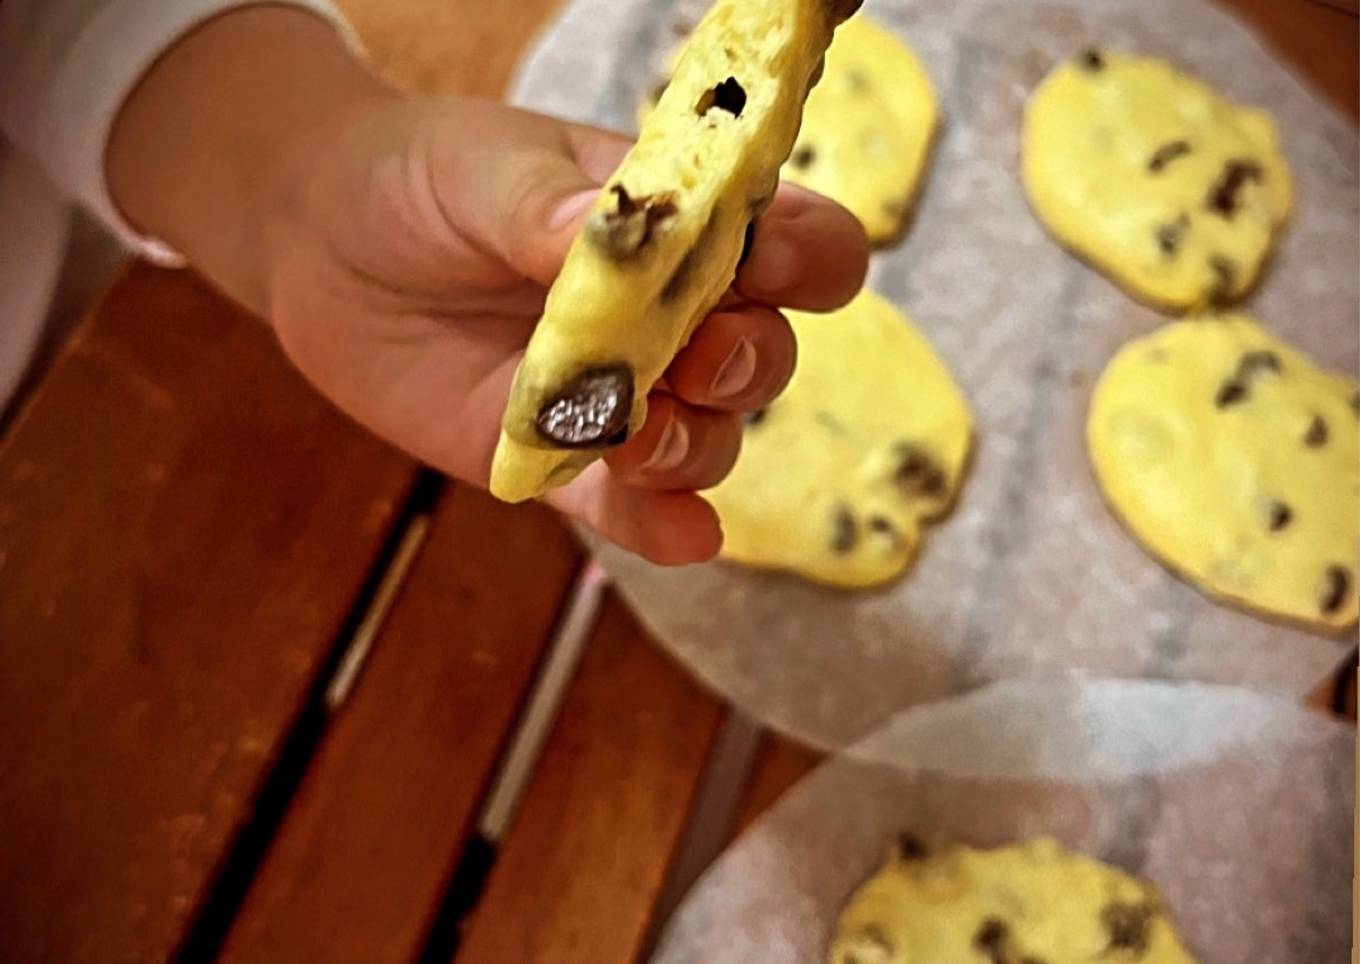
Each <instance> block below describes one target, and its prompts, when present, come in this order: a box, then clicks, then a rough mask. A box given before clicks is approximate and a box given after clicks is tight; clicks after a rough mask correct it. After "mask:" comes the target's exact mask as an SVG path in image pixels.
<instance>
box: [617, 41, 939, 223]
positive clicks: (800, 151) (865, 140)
mask: <svg viewBox="0 0 1360 964" xmlns="http://www.w3.org/2000/svg"><path fill="white" fill-rule="evenodd" d="M655 98H656V94H655V93H654V94H653V96H652V98H651V99H650V100H649V101H648V102H647V103H645V104H644V105H643V107H642V110H641V116H642V118H643V119H644V121H645V119H646V117H647V115H648V114H649V113H650V112H651V110H652V108H653V106H654V105H655V103H656V99H655ZM938 121H939V111H938V108H937V106H936V101H935V89H934V87H932V86H931V83H930V77H929V76H927V75H926V72H925V68H923V67H922V66H921V62H920V61H919V60H917V59H916V55H915V54H914V53H912V51H911V49H910V48H909V47H907V46H906V44H904V43H903V42H902V41H901V40H898V39H897V38H896V37H895V36H893V35H892V34H891V33H889V32H888V31H887V30H885V29H883V28H882V27H880V26H879V25H878V24H876V23H874V22H873V21H872V20H870V19H869V18H868V17H866V16H864V15H863V14H861V15H860V16H858V17H855V18H854V19H853V20H850V21H848V22H847V23H846V24H845V25H844V26H843V27H841V28H840V29H839V30H837V31H836V38H835V39H834V40H833V41H832V42H831V47H830V48H829V49H828V50H827V52H826V71H825V73H823V75H822V79H821V81H820V82H819V83H818V84H817V87H816V89H815V90H813V92H812V95H811V96H810V97H808V101H807V106H806V107H805V108H804V110H803V127H802V130H801V131H800V132H799V134H798V141H797V143H796V144H795V145H794V148H793V153H792V154H791V155H790V156H789V159H788V161H787V162H786V163H785V164H784V167H783V169H782V170H781V171H780V176H781V177H782V178H783V179H784V180H786V181H792V182H794V183H795V184H801V185H803V186H804V187H807V188H809V189H811V190H813V191H816V192H817V193H819V194H823V195H825V196H826V197H829V198H831V199H832V200H834V201H836V202H837V203H839V204H841V205H843V206H844V207H845V208H847V209H848V210H849V211H850V212H851V213H852V214H854V215H855V216H856V217H857V218H859V220H860V223H861V224H863V225H864V230H865V232H866V233H867V234H868V235H869V240H870V241H872V242H873V243H875V244H884V243H886V242H889V241H892V240H893V239H894V238H896V237H897V236H898V235H899V234H900V233H901V232H902V227H903V224H904V223H905V221H906V217H907V215H908V213H909V212H910V211H911V207H912V203H913V202H914V201H915V199H916V194H917V191H918V189H919V187H920V184H921V181H922V179H923V177H924V176H925V170H926V160H927V158H928V157H929V155H930V148H931V144H932V143H933V141H934V138H935V129H936V126H937V124H938Z"/></svg>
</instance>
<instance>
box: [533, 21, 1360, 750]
mask: <svg viewBox="0 0 1360 964" xmlns="http://www.w3.org/2000/svg"><path fill="white" fill-rule="evenodd" d="M691 7H692V4H691V3H690V0H577V2H575V3H573V4H571V5H570V6H569V7H568V9H567V11H566V13H565V15H564V16H563V18H562V19H561V20H560V22H559V23H558V24H557V25H556V26H555V27H553V28H552V29H551V30H549V32H548V33H547V34H546V35H545V36H544V37H543V38H542V39H541V42H540V44H539V46H538V48H537V49H536V51H535V52H534V53H533V54H532V55H531V56H530V57H529V59H528V61H527V62H526V64H525V65H524V67H523V69H522V74H521V76H520V78H519V81H518V83H517V85H516V88H515V99H516V100H517V101H518V102H519V103H521V104H525V105H528V106H531V107H534V108H537V109H539V110H544V111H548V112H550V113H556V114H559V115H563V116H567V117H571V118H574V119H583V120H588V121H593V122H596V123H600V124H604V125H607V126H612V127H616V128H619V129H622V130H629V131H631V130H633V128H634V122H633V116H634V110H635V106H636V104H637V102H638V99H639V98H640V97H641V96H642V95H643V93H644V92H645V91H646V90H648V89H649V88H650V87H651V85H653V84H654V83H655V81H656V80H657V78H658V67H657V65H658V64H660V63H662V62H663V61H664V52H665V51H667V50H668V49H669V48H670V47H671V46H672V45H673V44H674V42H675V36H674V33H675V31H674V29H673V24H674V22H675V21H677V20H681V21H683V20H686V19H688V18H689V16H690V12H689V9H688V8H691ZM682 8H685V9H682ZM865 11H866V12H867V13H868V14H869V15H871V16H873V17H875V18H877V19H878V20H879V21H880V22H882V23H884V24H886V25H888V26H889V27H891V28H892V29H894V30H896V31H898V32H899V33H900V34H901V35H902V36H904V37H906V38H908V39H909V41H910V43H911V44H912V46H913V47H914V48H915V50H916V51H917V52H918V54H919V55H920V56H921V58H922V60H923V61H924V63H925V64H926V67H927V69H928V70H929V72H930V75H931V77H932V78H933V80H934V82H935V84H936V86H937V88H938V91H939V95H940V99H941V103H942V109H943V115H944V116H943V130H942V134H941V137H940V140H939V142H938V145H937V149H936V152H935V156H934V161H933V164H932V168H931V173H930V175H929V180H928V182H927V183H926V185H925V189H924V191H923V193H922V198H921V202H920V205H919V208H918V210H917V212H916V217H915V223H914V226H913V227H912V229H911V231H910V233H909V234H908V236H907V239H906V241H905V243H903V244H901V245H899V246H898V247H896V248H893V249H891V250H888V251H884V252H882V253H880V254H878V255H877V256H876V259H875V263H874V265H873V269H872V273H871V284H872V285H873V287H875V288H876V289H877V290H879V291H880V292H882V293H883V294H885V295H887V296H888V297H889V298H891V299H892V300H893V301H895V302H896V303H897V304H898V305H899V306H901V307H902V308H904V309H905V310H907V311H908V313H909V314H910V315H911V316H912V317H913V318H914V319H915V321H916V322H917V324H918V325H920V327H921V328H922V329H924V331H925V332H926V333H927V335H928V336H929V337H930V338H931V340H932V342H933V343H934V345H935V347H936V349H937V350H938V351H939V352H940V354H941V355H942V356H943V357H944V359H945V360H946V361H947V362H948V364H949V366H950V368H951V369H952V370H953V371H954V373H955V374H956V375H957V377H958V378H959V380H960V382H961V383H962V385H963V386H964V390H965V392H966V393H967V395H968V397H969V399H970V402H971V404H972V406H973V409H974V412H975V415H976V419H977V427H978V431H977V449H976V456H975V458H974V461H973V465H972V470H971V473H970V475H969V477H968V478H967V479H965V481H964V484H963V490H962V494H961V497H960V500H959V505H958V508H957V509H956V511H955V512H954V514H953V515H952V516H951V517H950V518H948V519H947V520H945V521H944V523H943V524H941V525H939V526H937V527H935V529H934V530H933V531H931V532H930V533H929V535H928V537H927V541H926V544H925V547H924V551H923V553H922V555H921V558H920V559H919V560H918V561H917V563H916V565H915V566H914V568H913V570H912V571H911V572H910V573H909V575H908V576H907V578H905V579H904V580H902V581H901V582H900V583H898V584H897V585H895V586H893V587H892V588H890V589H889V590H886V591H882V592H877V593H872V594H850V593H845V592H840V591H834V590H826V589H821V588H818V587H816V586H812V585H809V584H807V583H804V582H802V581H800V580H799V579H797V578H795V577H792V576H786V575H779V574H769V573H760V572H754V571H749V570H744V569H741V568H738V567H735V566H732V565H729V564H725V563H714V564H709V565H705V566H699V567H691V568H688V569H685V570H667V569H659V568H655V567H652V566H650V565H648V564H647V563H645V562H642V561H641V560H639V559H637V558H635V557H632V556H630V555H628V554H626V553H624V552H622V551H620V550H617V549H614V548H612V547H608V546H602V547H600V550H599V557H600V558H601V560H602V561H603V562H604V564H605V566H606V567H607V568H608V569H609V570H610V572H611V573H612V574H613V576H614V578H615V580H616V582H617V585H618V587H619V589H620V590H621V591H622V593H623V595H624V596H625V597H626V599H627V600H628V601H629V603H631V605H632V606H633V608H634V609H635V610H636V611H637V613H638V614H639V616H640V617H641V618H642V620H643V622H644V623H645V624H646V625H647V627H648V628H649V629H650V630H651V631H652V632H653V633H654V634H655V635H656V636H657V637H658V638H659V639H660V640H661V641H662V643H663V644H664V645H666V646H667V647H668V648H669V649H670V650H671V652H672V653H674V655H675V656H676V657H677V658H678V659H679V660H680V661H681V662H682V663H684V664H685V665H686V666H688V667H689V668H690V669H691V670H692V671H693V672H694V673H696V674H697V675H698V676H699V677H700V678H701V679H702V680H704V681H705V682H706V683H707V684H708V685H710V686H711V687H713V688H715V689H716V690H718V691H719V692H720V693H721V694H723V695H724V696H726V697H728V698H729V699H731V700H733V701H734V702H736V703H737V704H738V705H740V706H742V707H744V708H746V709H747V710H748V711H749V712H751V713H753V714H754V715H756V716H758V717H759V718H761V719H762V720H764V721H765V722H767V723H770V724H772V725H774V726H776V727H778V728H781V729H784V730H785V731H788V732H790V733H792V734H793V735H795V736H797V737H799V738H801V739H803V740H806V741H809V742H813V743H816V744H820V745H822V746H827V747H837V746H843V745H845V744H846V743H847V742H848V741H850V740H853V739H854V738H855V737H857V736H858V735H861V734H863V733H865V732H868V731H869V730H870V729H871V728H872V727H873V726H874V725H876V724H880V723H882V722H883V721H884V720H885V719H887V718H888V717H889V716H890V715H891V714H892V713H894V712H896V711H897V710H900V709H902V708H904V707H907V706H910V705H913V704H915V703H918V702H921V701H923V700H928V699H932V698H936V697H939V696H941V695H943V694H948V693H953V692H959V691H963V690H966V689H968V688H970V687H972V686H976V685H977V684H979V683H981V682H984V681H986V680H991V679H997V678H1003V677H1010V676H1017V675H1025V674H1033V673H1036V672H1044V671H1052V670H1055V669H1074V668H1075V669H1082V670H1086V671H1091V672H1092V673H1093V674H1098V675H1106V676H1119V677H1147V678H1169V679H1197V680H1206V681H1213V682H1224V683H1234V684H1240V685H1245V686H1250V687H1254V688H1260V689H1265V690H1273V691H1276V692H1280V693H1285V694H1299V693H1302V692H1304V691H1305V690H1307V689H1308V688H1309V687H1310V686H1311V685H1312V684H1314V683H1315V682H1316V681H1317V680H1318V679H1319V678H1320V677H1322V676H1323V675H1324V674H1325V673H1326V672H1327V671H1328V669H1329V668H1330V667H1331V666H1332V665H1333V664H1334V663H1335V662H1336V661H1337V659H1338V658H1339V656H1340V655H1341V652H1342V648H1341V647H1342V643H1340V642H1338V641H1337V640H1335V639H1325V638H1322V637H1319V636H1315V635H1311V634H1309V633H1306V632H1303V631H1300V630H1296V629H1291V628H1285V627H1282V626H1280V625H1276V624H1272V623H1270V622H1266V621H1264V620H1262V619H1260V618H1257V617H1254V616H1251V615H1248V614H1246V613H1242V612H1238V611H1234V610H1231V609H1228V608H1225V607H1223V606H1221V605H1217V604H1215V603H1212V602H1210V601H1208V600H1207V599H1206V598H1204V597H1202V596H1201V595H1199V594H1198V593H1197V592H1196V591H1195V590H1194V589H1192V588H1190V587H1189V586H1187V585H1186V584H1184V583H1182V582H1181V581H1179V580H1178V579H1176V578H1174V577H1172V576H1170V575H1169V574H1168V573H1167V571H1166V570H1164V569H1163V568H1162V567H1161V566H1160V565H1159V564H1158V563H1157V562H1155V561H1154V560H1153V559H1152V558H1151V557H1149V556H1148V555H1147V554H1146V553H1145V552H1144V551H1143V550H1142V549H1141V548H1139V547H1138V546H1137V545H1136V544H1135V543H1134V542H1133V540H1132V539H1131V538H1130V536H1129V535H1128V534H1127V533H1126V532H1125V530H1124V529H1123V528H1122V527H1121V525H1120V523H1119V522H1117V521H1116V519H1115V518H1114V516H1113V515H1112V514H1111V513H1110V512H1109V510H1108V509H1107V508H1106V506H1105V505H1104V503H1103V501H1102V499H1101V496H1100V492H1099V490H1098V489H1097V487H1096V484H1095V481H1094V479H1093V477H1092V475H1091V472H1090V469H1089V467H1088V463H1087V457H1086V453H1085V449H1084V443H1083V425H1084V420H1085V415H1086V410H1087V405H1088V402H1089V398H1090V393H1091V389H1092V385H1093V382H1094V380H1095V378H1096V377H1097V376H1098V375H1099V373H1100V371H1101V369H1102V367H1103V366H1104V364H1105V362H1106V361H1107V360H1108V359H1109V358H1110V356H1111V355H1113V354H1114V352H1115V351H1116V350H1117V349H1118V348H1119V346H1120V345H1121V344H1123V343H1124V342H1125V341H1127V340H1128V339H1129V338H1132V337H1134V336H1137V335H1141V334H1144V333H1146V332H1148V331H1150V330H1152V329H1153V328H1154V327H1155V326H1157V325H1159V324H1161V323H1163V322H1164V321H1165V320H1166V318H1165V317H1164V316H1162V315H1159V314H1157V313H1156V312H1153V311H1151V310H1149V309H1145V308H1142V307H1140V306H1139V305H1137V304H1135V303H1134V302H1132V301H1131V300H1130V299H1129V298H1128V297H1126V296H1125V295H1123V294H1122V293H1121V292H1119V291H1118V290H1117V289H1116V288H1115V287H1114V286H1113V285H1112V284H1111V283H1110V282H1108V281H1106V280H1105V279H1104V278H1103V277H1102V276H1100V275H1098V274H1096V273H1095V272H1093V271H1092V270H1090V269H1088V268H1087V267H1085V266H1083V265H1082V264H1080V263H1078V262H1077V261H1076V260H1075V259H1073V258H1072V257H1071V256H1069V255H1068V254H1066V253H1065V252H1064V251H1062V250H1061V249H1060V248H1059V247H1058V246H1057V245H1056V244H1055V243H1053V241H1051V240H1050V239H1049V238H1048V237H1047V236H1046V234H1045V233H1044V231H1043V230H1042V228H1041V227H1040V226H1039V224H1038V223H1037V222H1036V221H1035V219H1034V218H1033V217H1032V216H1031V214H1030V212H1029V210H1028V208H1027V206H1026V203H1025V200H1024V197H1023V195H1022V192H1021V188H1020V184H1019V181H1018V178H1017V168H1018V162H1017V158H1018V139H1019V122H1020V115H1021V107H1022V105H1023V103H1024V100H1025V98H1026V96H1027V94H1028V92H1029V91H1030V90H1031V89H1032V88H1033V86H1034V85H1035V84H1036V83H1037V82H1038V81H1039V80H1040V78H1042V77H1043V76H1044V74H1045V73H1046V72H1047V71H1048V69H1049V68H1050V67H1051V66H1052V65H1053V64H1054V63H1055V62H1056V61H1058V60H1060V59H1062V58H1064V57H1068V56H1071V55H1072V54H1073V53H1074V52H1076V51H1078V50H1081V49H1083V48H1085V47H1087V46H1091V45H1103V46H1116V47H1120V48H1123V49H1129V50H1133V51H1140V52H1143V53H1146V54H1154V55H1159V56H1164V57H1169V58H1171V59H1173V60H1175V61H1178V62H1180V63H1181V64H1183V65H1185V66H1186V67H1187V68H1189V69H1192V70H1193V71H1194V72H1196V73H1198V74H1199V75H1200V76H1202V77H1204V78H1206V79H1207V80H1209V81H1210V82H1212V83H1213V84H1215V85H1216V86H1217V87H1218V88H1219V89H1221V90H1222V91H1224V92H1225V93H1226V94H1227V95H1229V96H1231V97H1233V98H1236V99H1239V100H1242V101H1245V102H1249V103H1254V104H1259V105H1263V106H1265V107H1267V108H1268V109H1270V110H1271V111H1272V112H1273V113H1274V114H1275V116H1276V117H1277V118H1278V119H1279V122H1280V125H1281V128H1282V131H1283V139H1284V148H1285V152H1286V154H1287V156H1288V158H1289V161H1290V164H1291V166H1292V169H1293V174H1294V177H1295V181H1296V188H1297V195H1298V205H1297V211H1296V214H1295V217H1294V220H1293V223H1292V225H1291V226H1290V227H1289V228H1288V229H1287V232H1286V234H1285V236H1284V238H1283V239H1282V243H1281V244H1280V246H1279V249H1278V252H1277V255H1276V257H1275V259H1274V263H1273V265H1272V266H1271V270H1270V271H1269V272H1268V274H1267V276H1266V278H1265V280H1264V282H1263V283H1262V284H1261V285H1260V286H1259V288H1258V290H1257V291H1256V292H1255V294H1254V295H1253V296H1252V297H1251V298H1250V300H1249V302H1248V304H1247V310H1248V311H1249V312H1250V313H1252V314H1254V315H1255V316H1256V317H1258V318H1259V319H1261V320H1262V321H1264V322H1265V323H1267V324H1269V325H1270V326H1271V327H1273V328H1274V329H1275V330H1276V331H1278V332H1280V333H1281V334H1282V335H1284V336H1285V337H1286V338H1287V339H1289V340H1290V341H1292V342H1293V343H1295V344H1297V345H1299V346H1301V347H1302V348H1303V349H1304V350H1306V351H1307V352H1309V353H1310V354H1312V355H1313V356H1314V357H1315V358H1317V359H1319V360H1320V361H1322V362H1324V363H1326V364H1328V365H1330V366H1331V367H1334V368H1336V369H1339V370H1342V371H1345V372H1348V373H1351V374H1352V375H1353V374H1354V373H1355V372H1356V371H1357V368H1358V367H1360V364H1358V361H1357V351H1358V349H1360V329H1358V326H1357V310H1360V288H1358V282H1357V272H1356V266H1357V260H1358V259H1360V239H1358V238H1357V234H1358V229H1357V219H1358V218H1360V192H1358V191H1357V170H1358V169H1360V164H1358V163H1357V139H1356V135H1355V130H1354V128H1353V127H1352V126H1351V125H1350V123H1349V122H1348V121H1347V120H1345V119H1343V118H1342V117H1341V116H1340V115H1339V114H1337V113H1336V112H1335V111H1334V110H1333V109H1332V108H1331V107H1329V106H1327V105H1325V104H1324V103H1323V102H1322V101H1320V100H1319V99H1318V98H1317V97H1315V96H1314V95H1313V94H1311V93H1310V92H1309V91H1308V90H1307V89H1305V88H1304V87H1303V86H1302V85H1301V84H1300V82H1298V81H1297V80H1295V79H1294V78H1293V77H1292V76H1291V75H1290V74H1289V73H1288V72H1287V71H1286V69H1285V68H1284V67H1282V66H1281V65H1280V64H1278V63H1277V62H1276V61H1275V60H1274V59H1273V58H1272V56H1271V55H1270V54H1269V53H1267V52H1266V50H1265V49H1264V48H1263V47H1262V46H1261V45H1260V44H1258V42H1257V41H1256V40H1255V39H1254V38H1253V36H1252V35H1251V34H1250V33H1249V32H1248V31H1247V30H1246V29H1245V28H1244V27H1242V26H1241V25H1239V24H1238V23H1237V22H1236V21H1235V20H1233V19H1232V18H1231V17H1230V16H1229V15H1228V14H1227V13H1225V12H1223V11H1221V10H1220V9H1218V8H1217V7H1214V6H1211V5H1210V4H1208V3H1207V2H1205V0H1086V2H1079V0H1056V2H1044V0H957V2H950V3H937V2H925V0H918V2H910V0H879V2H875V0H869V2H867V3H866V4H865ZM904 377H910V373H904Z"/></svg>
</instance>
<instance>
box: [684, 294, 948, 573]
mask: <svg viewBox="0 0 1360 964" xmlns="http://www.w3.org/2000/svg"><path fill="white" fill-rule="evenodd" d="M789 320H790V322H791V323H792V325H793V330H794V333H795V335H796V336H797V338H798V366H797V369H796V370H795V372H794V375H793V379H792V380H791V381H790V383H789V386H788V388H787V389H786V390H785V392H784V394H783V395H781V396H780V397H779V398H777V399H776V400H775V401H774V403H773V404H771V405H770V406H769V408H767V409H766V410H765V411H764V412H762V413H760V415H759V417H758V418H757V419H753V420H752V421H751V422H750V423H748V425H747V428H746V433H745V437H744V439H743V442H742V451H741V455H740V457H739V458H738V459H737V464H736V467H735V468H734V469H733V470H732V473H731V474H730V475H729V476H728V477H727V479H726V480H724V481H723V483H722V484H721V485H719V486H718V487H717V488H714V489H711V490H709V491H708V492H707V493H706V494H705V495H706V497H707V498H708V499H709V500H710V501H711V502H712V503H713V505H714V507H715V508H716V509H717V511H718V516H719V518H720V519H721V520H722V526H723V533H724V536H725V541H724V544H723V550H722V554H723V556H724V557H725V558H728V559H731V560H733V561H735V562H741V563H745V564H748V565H752V566H759V567H763V568H772V569H785V570H791V571H793V572H796V573H799V574H801V575H803V576H806V577H807V578H809V579H813V580H816V581H818V582H823V583H828V584H830V585H835V586H843V587H847V588H851V587H861V586H873V585H877V584H879V583H883V582H886V581H888V580H890V579H893V578H895V577H897V576H898V575H900V574H901V573H902V572H903V570H905V569H906V567H907V566H908V564H909V563H910V562H911V560H912V557H913V556H914V555H915V553H916V550H917V548H918V546H919V545H920V542H921V539H922V531H921V530H922V526H923V524H924V523H925V521H926V520H928V519H932V518H935V517H936V516H939V515H940V514H942V513H943V512H944V511H945V510H946V509H948V507H949V506H950V504H951V503H952V502H953V501H954V497H955V494H956V493H957V491H958V487H959V483H960V481H961V479H962V476H963V472H964V467H965V463H966V462H967V459H968V449H969V445H970V441H971V437H972V419H971V416H970V415H969V411H968V404H967V402H966V401H965V400H964V397H963V394H962V392H961V391H960V390H959V388H958V386H957V385H956V384H955V383H954V380H953V378H952V377H951V376H950V374H949V371H948V369H946V368H945V365H944V363H943V362H942V361H941V360H940V359H939V357H938V356H937V355H936V354H935V352H934V351H933V350H932V349H931V347H930V343H929V342H927V341H926V339H925V337H924V336H923V335H922V334H921V333H920V332H919V331H917V330H916V328H915V327H913V326H912V324H911V323H910V322H909V321H908V320H907V319H906V318H904V317H903V316H902V315H901V314H900V313H899V312H898V311H897V310H896V309H895V308H894V307H893V306H892V305H891V304H889V303H888V302H887V301H885V300H884V299H883V298H882V297H880V296H879V295H876V294H874V293H872V292H869V291H864V292H861V293H860V295H859V296H858V297H856V299H855V300H854V301H852V302H851V303H850V304H849V305H848V306H847V307H845V308H843V309H841V310H840V311H837V312H834V313H832V314H829V315H812V314H803V313H800V312H790V313H789Z"/></svg>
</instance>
